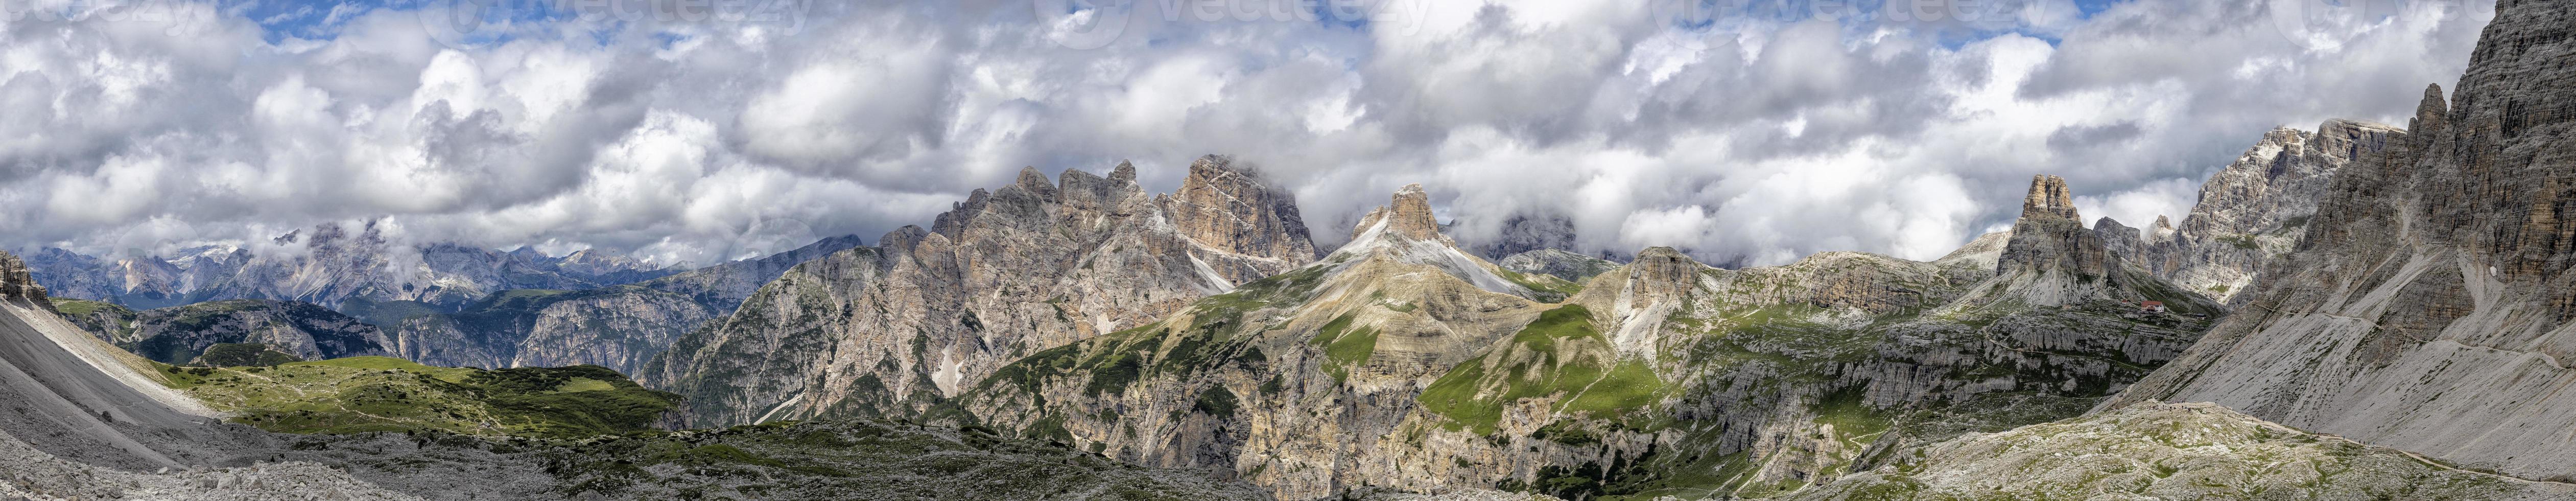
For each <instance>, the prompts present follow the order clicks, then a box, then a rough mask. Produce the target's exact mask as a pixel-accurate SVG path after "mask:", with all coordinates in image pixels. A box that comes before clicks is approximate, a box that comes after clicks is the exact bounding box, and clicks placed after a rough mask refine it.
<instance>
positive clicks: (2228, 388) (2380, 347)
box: [2109, 0, 2576, 478]
mask: <svg viewBox="0 0 2576 501" xmlns="http://www.w3.org/2000/svg"><path fill="white" fill-rule="evenodd" d="M2497 9H2498V11H2497V15H2496V21H2495V22H2494V23H2493V24H2491V25H2489V26H2488V27H2487V28H2486V31H2485V34H2484V38H2483V39H2482V40H2481V41H2480V43H2479V45H2478V48H2477V51H2476V52H2475V53H2474V54H2473V55H2472V56H2471V60H2470V64H2469V69H2468V72H2467V73H2466V74H2465V75H2463V76H2462V77H2461V79H2460V82H2459V85H2458V87H2457V89H2456V91H2455V92H2454V93H2453V94H2451V95H2450V96H2449V98H2448V99H2447V100H2446V99H2445V98H2444V96H2443V94H2442V92H2441V89H2440V88H2439V87H2435V88H2432V89H2428V90H2427V91H2426V92H2425V94H2424V100H2423V105H2422V106H2421V107H2420V108H2419V111H2418V112H2417V113H2416V116H2415V118H2414V120H2413V122H2412V123H2411V124H2410V126H2409V129H2410V130H2411V131H2412V132H2411V133H2409V134H2407V135H2406V136H2405V137H2404V138H2403V140H2402V141H2397V142H2393V143H2392V144H2391V145H2390V146H2389V147H2388V148H2386V149H2385V150H2384V151H2380V152H2375V153H2367V154H2364V155H2362V157H2361V158H2360V159H2359V160H2357V161H2356V162H2354V165H2353V166H2352V167H2348V168H2346V169H2345V171H2344V172H2343V173H2342V174H2341V175H2338V176H2336V177H2335V179H2334V181H2333V183H2332V184H2331V187H2330V188H2329V189H2327V190H2326V191H2325V192H2326V196H2325V197H2324V198H2323V199H2322V200H2320V201H2319V202H2318V207H2317V211H2316V215H2315V217H2314V218H2313V220H2312V221H2310V222H2309V223H2308V225H2307V227H2306V230H2305V238H2304V240H2302V241H2301V242H2300V243H2299V244H2298V247H2297V250H2296V251H2295V252H2292V253H2290V254H2288V255H2287V256H2286V257H2285V258H2283V259H2279V260H2277V261H2275V262H2273V263H2270V264H2268V265H2267V267H2266V272H2265V273H2266V278H2264V279H2263V280H2261V281H2260V282H2258V283H2257V284H2256V286H2255V287H2254V288H2253V289H2252V290H2251V291H2249V292H2247V294H2249V295H2250V298H2249V300H2248V301H2247V303H2248V306H2247V307H2246V310H2247V313H2246V314H2242V315H2238V316H2236V317H2234V318H2230V319H2229V320H2227V321H2226V322H2224V323H2222V324H2221V325H2219V326H2217V328H2215V329H2213V330H2212V331H2211V334H2210V336H2209V338H2208V339H2206V340H2204V341H2202V342H2201V344H2199V345H2196V346H2194V347H2193V348H2192V349H2191V350H2190V351H2189V352H2188V353H2186V354H2185V355H2184V356H2183V357H2182V358H2181V359H2179V360H2177V361H2175V363H2174V364H2172V365H2170V366H2168V367H2167V368H2166V369H2165V370H2162V371H2158V372H2157V373H2156V374H2155V375H2154V376H2153V377H2150V378H2148V379H2147V380H2146V381H2143V382H2141V383H2140V384H2139V385H2138V386H2137V387H2136V388H2134V389H2132V390H2131V391H2130V392H2128V393H2127V394H2124V395H2122V396H2121V400H2120V401H2118V402H2114V403H2112V404H2109V405H2110V406H2111V407H2115V408H2116V407H2117V406H2120V405H2125V404H2128V403H2131V402H2137V401H2143V400H2146V399H2159V400H2168V401H2211V402H2216V403H2218V404H2222V405H2225V406H2227V407H2230V408H2234V409H2238V410H2241V411H2244V412H2245V413H2246V414H2249V415H2253V416H2255V417H2259V418H2263V419H2266V420H2271V421H2277V422H2280V423H2282V424H2285V425H2289V426H2295V427H2299V428H2302V429H2308V430H2316V431H2319V432H2324V433H2333V434H2337V435H2342V436H2345V437H2350V438H2352V439H2355V440H2360V441H2363V442H2367V443H2371V444H2375V445H2384V446H2389V447H2396V448H2399V449H2405V450H2410V451H2415V452H2418V453H2422V454H2424V455H2427V456H2433V457H2437V458H2441V459H2444V460H2448V461H2452V462H2456V463H2460V464H2466V465H2473V466H2480V467H2485V468H2491V469H2493V470H2495V471H2500V472H2503V473H2506V474H2510V475H2517V476H2524V477H2526V478H2544V477H2550V476H2558V475H2565V474H2566V473H2567V472H2569V471H2576V455H2569V454H2566V453H2565V451H2566V450H2568V448H2570V447H2572V446H2576V436H2570V435H2568V434H2566V433H2557V432H2548V431H2546V430H2567V429H2571V428H2576V395H2570V394H2568V393H2567V392H2564V391H2559V390H2558V389H2559V388H2563V387H2566V386H2568V385H2570V384H2576V372H2571V371H2570V370H2568V369H2567V368H2566V367H2565V365H2564V364H2563V363H2561V362H2560V361H2562V360H2567V359H2569V357H2570V356H2576V352H2570V351H2569V350H2568V348H2567V347H2568V346H2571V343H2576V329H2571V328H2570V327H2569V326H2570V325H2576V323H2571V320H2576V299H2571V298H2576V272H2571V271H2576V259H2570V256H2576V224H2569V223H2568V222H2567V221H2569V218H2567V217H2566V216H2565V214H2567V213H2569V211H2571V210H2576V177H2571V174H2570V173H2571V172H2576V149H2571V148H2569V147H2568V145H2570V144H2576V121H2571V120H2570V119H2571V118H2576V113H2569V112H2567V110H2566V107H2565V106H2564V104H2563V103H2570V102H2576V79H2570V78H2568V76H2569V75H2570V74H2571V73H2570V69H2569V68H2568V67H2567V66H2566V65H2565V64H2564V63H2565V62H2566V60H2567V57H2566V54H2568V53H2569V52H2570V51H2576V5H2571V4H2569V3H2566V2H2550V1H2537V0H2506V1H2503V2H2498V4H2497Z"/></svg>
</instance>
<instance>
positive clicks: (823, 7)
mask: <svg viewBox="0 0 2576 501" xmlns="http://www.w3.org/2000/svg"><path fill="white" fill-rule="evenodd" d="M0 3H6V4H7V5H8V7H9V8H8V10H7V11H6V15H7V16H8V18H7V21H6V23H5V24H0V47H5V49H0V110H8V111H7V112H5V113H0V206H5V207H9V208H10V210H6V211H0V248H31V247H39V246H61V247H67V248H72V249H75V250H80V251H84V252H91V253H124V252H130V251H139V252H163V253H166V252H173V251H175V250H176V249H178V248H180V247H185V246H189V245H195V244H202V243H210V242H255V241H260V240H265V239H267V238H269V237H273V236H275V235H278V234H283V233H285V232H287V231H291V230H293V229H295V228H302V227H309V226H312V225H314V224H317V223H322V222H329V221H356V220H371V219H373V220H381V221H383V224H385V226H386V227H387V228H390V229H391V231H390V234H391V236H393V237H394V238H398V239H406V240H411V241H419V242H431V241H455V242H460V243H466V244H469V245H479V246H486V247H493V248H504V249H506V248H514V247H517V246H521V245H534V246H537V247H538V248H540V249H544V250H548V251H551V252H556V253H561V252H569V251H571V250H575V249H579V248H591V247H597V248H607V249H615V250H621V251H631V252H634V253H636V254H637V255H638V256H639V257H646V258H649V259H653V260H656V261H659V262H665V263H677V262H694V263H701V264H703V263H711V262H715V261H720V260H725V259H737V258H743V257H748V256H754V255H759V254H762V253H768V252H776V251H781V250H785V249H788V248H792V247H795V246H798V245H802V244H804V243H807V242H810V241H812V240H813V239H816V238H820V237H825V236H831V235H839V234H849V233H856V234H861V235H868V236H870V237H871V238H873V236H874V235H877V234H880V233H882V232H884V231H887V230H890V229H892V228H895V227H898V226H901V225H905V224H926V223H927V222H928V221H929V219H930V218H931V216H932V215H934V214H936V213H938V212H939V211H942V210H945V209H947V208H948V205H949V203H950V202H953V201H956V200H961V199H963V198H964V197H965V194H966V192H968V191H970V190H972V189H975V188H978V187H990V186H998V185H1001V184H1005V183H1008V182H1009V180H1010V179H1011V178H1012V176H1013V174H1014V173H1016V172H1017V171H1018V170H1019V169H1020V168H1021V167H1022V166H1036V167H1038V168H1040V169H1041V170H1044V171H1047V172H1049V173H1053V172H1057V171H1061V170H1063V169H1083V170H1090V171H1095V172H1100V171H1106V170H1107V169H1108V168H1109V167H1110V166H1112V165H1115V164H1116V163H1117V162H1118V161H1119V160H1121V159H1132V160H1134V161H1135V162H1136V164H1137V165H1138V166H1139V167H1140V169H1141V170H1142V171H1143V172H1142V174H1143V176H1142V177H1143V178H1144V179H1145V180H1146V181H1147V182H1148V183H1149V187H1152V188H1155V189H1158V190H1170V189H1172V188H1174V186H1173V185H1174V184H1177V182H1178V180H1179V178H1180V175H1181V173H1182V172H1183V169H1186V167H1187V163H1188V161H1189V160H1191V159H1193V158H1195V157H1197V156H1199V155H1202V154H1208V153H1225V154H1232V155H1236V156H1237V157H1238V158H1239V159H1240V161H1241V163H1244V164H1249V165H1253V166H1256V167H1257V168H1259V169H1262V170H1263V171H1265V173H1266V175H1268V176H1269V177H1271V178H1272V179H1274V180H1275V181H1278V182H1281V183H1284V184H1287V185H1289V186H1292V187H1293V188H1294V189H1295V191H1296V192H1297V194H1298V196H1299V198H1300V201H1301V205H1302V207H1303V208H1304V210H1305V211H1306V216H1307V218H1306V219H1307V221H1308V222H1309V224H1312V225H1314V226H1315V230H1316V231H1315V234H1316V235H1318V238H1319V239H1324V240H1335V239H1338V238H1339V236H1340V235H1342V234H1344V233H1343V232H1342V231H1341V229H1342V228H1346V227H1347V226H1348V225H1349V224H1351V223H1352V222H1354V221H1356V219H1357V218H1358V216H1359V215H1360V214H1361V213H1364V212H1365V210H1366V208H1367V207H1371V206H1375V205H1377V204H1380V203H1383V202H1384V197H1385V194H1386V193H1389V192H1391V191H1393V189H1394V188H1395V187H1398V186H1401V185H1403V184H1406V183H1414V182H1421V183H1425V184H1426V185H1428V186H1431V187H1432V188H1433V191H1434V197H1435V203H1436V204H1437V205H1438V206H1439V207H1440V211H1441V212H1442V214H1443V215H1444V217H1449V218H1455V219H1457V220H1458V223H1459V224H1458V225H1457V227H1456V228H1454V230H1453V231H1454V232H1455V233H1456V234H1457V236H1458V237H1459V238H1460V239H1462V240H1466V241H1470V242H1473V241H1480V240H1484V239H1490V238H1493V236H1494V234H1495V233H1496V232H1498V231H1501V229H1500V223H1501V222H1502V221H1505V220H1508V219H1510V218H1512V217H1514V216H1532V217H1551V218H1561V219H1563V220H1566V221H1570V222H1572V223H1573V227H1574V228H1575V230H1576V232H1577V235H1578V238H1577V242H1578V246H1579V247H1583V248H1582V249H1577V250H1581V251H1586V252H1598V251H1603V250H1608V251H1613V252H1630V251H1634V250H1636V249H1638V248H1642V247H1646V246H1657V245H1661V246H1673V247H1678V248H1682V249H1685V250H1687V251H1689V252H1691V253H1693V254H1694V255H1696V256H1697V257H1699V258H1701V259H1703V260H1706V261H1709V262H1712V263H1726V264H1733V265H1758V264H1778V263H1784V262H1788V261H1792V260H1795V259H1797V258H1798V257H1801V256H1804V255H1806V254H1810V253H1814V252H1820V251H1829V250H1860V251H1870V252H1879V253H1885V254H1891V255H1896V256H1900V257H1908V258H1917V259H1924V258H1931V257H1937V256H1939V255H1941V254H1943V253H1946V252H1948V251H1950V250H1951V249H1953V248H1955V247H1957V246H1958V245H1959V244H1961V243H1964V242H1966V241H1967V240H1969V239H1970V238H1972V237H1974V236H1975V235H1976V234H1978V233H1981V232H1984V231H1990V230H1995V229H1999V228H2001V227H2004V226H2008V225H2009V223H2010V218H2011V217H2012V216H2013V215H2014V214H2015V213H2016V212H2017V210H2018V206H2017V203H2018V201H2019V200H2020V198H2019V195H2020V192H2021V190H2022V189H2023V188H2024V187H2025V184H2026V183H2027V179H2028V178H2029V176H2031V175H2033V174H2039V173H2050V174H2057V175H2062V176H2065V177H2067V178H2068V179H2069V180H2070V182H2071V183H2072V184H2073V186H2074V187H2075V189H2076V190H2077V191H2078V192H2079V193H2080V194H2082V195H2084V197H2083V198H2082V199H2081V200H2082V204H2083V205H2084V207H2083V209H2084V210H2085V213H2086V215H2087V216H2088V217H2099V216H2105V215H2107V216H2112V217H2116V218H2118V219H2120V220H2122V221H2124V222H2128V223H2129V224H2130V225H2131V226H2145V225H2146V224H2148V223H2151V222H2152V221H2153V220H2154V218H2155V216H2156V215H2158V214H2170V215H2173V216H2175V217H2176V218H2177V219H2179V217H2180V216H2181V214H2182V213H2183V212H2184V211H2187V210H2188V208H2189V205H2190V203H2191V200H2192V197H2193V195H2194V191H2195V190H2196V188H2197V186H2198V183H2199V179H2201V178H2203V177H2205V176H2207V175H2208V174H2209V173H2211V172H2214V171H2215V170H2216V169H2218V168H2219V167H2221V166H2223V165H2224V163H2225V162H2227V161H2230V160H2232V159H2234V158H2235V157H2236V156H2237V154H2238V153H2240V152H2241V151H2242V150H2243V149H2244V148H2246V147H2247V146H2250V145H2251V144H2252V143H2253V142H2254V141H2255V140H2256V139H2258V138H2259V137H2260V135H2261V134H2262V133H2263V132H2264V131H2266V130H2268V129H2271V128H2273V127H2276V126H2282V125H2289V126H2295V127H2302V128H2310V127H2314V126H2315V125H2316V124H2318V123H2321V122H2323V121H2324V120H2326V119H2329V118H2357V119H2367V120H2380V121H2400V122H2399V123H2402V121H2401V119H2402V118H2403V117H2405V116H2409V115H2410V113H2411V111H2412V109H2413V105H2414V103H2415V101H2416V100H2417V99H2419V98H2420V95H2421V94H2420V92H2421V91H2420V89H2422V88H2423V86H2424V85H2425V84H2427V83H2436V82H2439V83H2448V82H2451V81H2453V80H2455V79H2456V78H2457V76H2458V73H2459V72H2460V70H2461V68H2462V67H2464V66H2465V64H2466V61H2467V55H2468V53H2469V51H2470V50H2471V49H2472V48H2473V46H2474V43H2475V41H2476V38H2477V35H2478V31H2479V30H2480V29H2481V28H2482V27H2483V26H2484V25H2485V24H2486V22H2487V21H2488V20H2490V19H2491V18H2492V15H2493V7H2492V1H2491V0H2488V1H2405V2H2400V1H2396V0H2382V1H2376V2H2370V1H2365V2H2352V1H2345V2H2341V3H2327V2H2324V1H2322V0H2271V1H2269V2H2260V1H2258V2H2202V1H2191V0H2137V1H2131V2H2118V3H2104V2H2094V1H2090V0H2087V1H2082V2H2076V1H2067V0H2029V1H2003V0H1989V1H1965V0H1962V1H1958V2H1955V3H1946V2H1896V4H1898V5H1887V4H1881V3H1878V2H1871V1H1861V2H1855V1H1846V0H1813V1H1804V0H1801V1H1786V0H1761V1H1749V0H1721V1H1716V2H1702V1H1695V0H1651V1H1647V2H1579V1H1504V0H1486V1H1433V0H1367V1H1353V0H1330V1H1324V0H1306V1H1291V0H1218V1H1207V0H1136V1H1084V0H1034V1H999V0H963V1H953V2H922V3H895V2H848V3H844V2H816V1H808V0H744V1H738V2H684V1H676V0H653V1H646V0H632V1H629V0H566V1H527V0H519V1H503V0H479V1H471V2H428V3H416V2H396V3H388V4H362V3H349V4H341V5H335V6H329V7H328V8H324V7H319V6H317V7H313V8H309V9H287V10H281V9H279V8H278V7H277V6H275V5H266V6H263V5H260V4H256V3H197V2H185V1H177V0H166V1H165V0H152V1H147V2H143V3H135V2H127V3H124V4H107V3H101V2H95V1H82V2H74V1H69V0H0ZM2177 222H2179V221H2177ZM1325 243H1327V244H1330V243H1331V242H1325Z"/></svg>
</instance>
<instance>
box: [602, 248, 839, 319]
mask: <svg viewBox="0 0 2576 501" xmlns="http://www.w3.org/2000/svg"><path fill="white" fill-rule="evenodd" d="M866 246H867V242H866V241H864V240H861V239H860V238H859V236H858V235H847V236H839V237H832V238H826V239H823V240H820V241H816V242H814V243H812V244H807V245H806V246H804V247H799V248H796V249H795V250H790V251H787V252H781V253H777V254H771V255H769V256H766V257H761V258H757V259H746V260H741V261H734V262H729V263H724V264H719V265H715V266H709V267H705V268H699V269H695V270H690V271H686V272H681V273H678V274H674V275H671V276H667V277H662V278H657V279H652V280H643V281H639V282H641V283H638V284H636V285H639V286H642V287H644V288H648V289H653V290H659V291H665V292H671V293H675V294H679V295H682V296H687V297H688V298H690V299H691V300H695V301H697V302H698V304H703V305H707V307H708V308H711V309H714V310H715V311H716V312H717V313H718V314H724V313H732V312H733V310H734V309H736V308H741V307H742V301H743V300H745V299H750V298H751V295H752V294H753V293H756V292H759V291H760V286H762V285H768V284H769V282H770V281H771V280H777V279H778V277H779V275H782V274H785V273H787V270H788V269H790V268H795V267H796V265H800V264H805V262H806V261H812V260H816V259H822V258H823V257H824V256H829V255H832V254H833V253H837V252H841V251H845V250H850V249H856V248H860V247H866Z"/></svg>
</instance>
